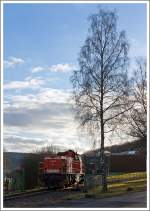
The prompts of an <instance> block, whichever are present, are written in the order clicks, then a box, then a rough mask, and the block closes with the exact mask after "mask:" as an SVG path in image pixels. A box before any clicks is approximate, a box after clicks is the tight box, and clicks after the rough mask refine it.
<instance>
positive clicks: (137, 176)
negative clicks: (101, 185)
mask: <svg viewBox="0 0 150 211" xmlns="http://www.w3.org/2000/svg"><path fill="white" fill-rule="evenodd" d="M146 177H147V175H146V172H132V173H119V174H116V175H109V176H108V177H107V182H108V184H112V183H119V182H129V181H133V180H135V181H136V180H146Z"/></svg>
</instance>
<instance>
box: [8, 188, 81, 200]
mask: <svg viewBox="0 0 150 211" xmlns="http://www.w3.org/2000/svg"><path fill="white" fill-rule="evenodd" d="M78 190H79V189H77V188H75V187H68V188H57V189H54V188H51V189H47V188H43V189H39V190H33V191H28V192H20V193H15V194H10V195H6V196H4V201H9V200H13V199H19V198H26V197H33V196H38V195H43V194H52V193H54V192H55V191H57V192H58V191H59V192H66V191H68V192H70V191H78Z"/></svg>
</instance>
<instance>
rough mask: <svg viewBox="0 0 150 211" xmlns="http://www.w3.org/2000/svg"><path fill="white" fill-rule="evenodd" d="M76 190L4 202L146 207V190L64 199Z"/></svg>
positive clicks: (16, 205) (6, 204)
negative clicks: (109, 195)
mask: <svg viewBox="0 0 150 211" xmlns="http://www.w3.org/2000/svg"><path fill="white" fill-rule="evenodd" d="M77 193H78V192H75V191H66V190H65V191H50V192H49V193H45V194H40V195H38V196H37V195H36V196H32V197H25V198H18V199H13V200H9V201H5V202H4V207H7V208H64V207H66V208H104V207H105V208H121V207H122V208H145V207H146V191H144V192H137V193H128V194H125V195H122V196H116V197H111V198H104V199H94V198H83V199H79V200H63V199H62V198H63V197H64V196H68V195H69V194H77Z"/></svg>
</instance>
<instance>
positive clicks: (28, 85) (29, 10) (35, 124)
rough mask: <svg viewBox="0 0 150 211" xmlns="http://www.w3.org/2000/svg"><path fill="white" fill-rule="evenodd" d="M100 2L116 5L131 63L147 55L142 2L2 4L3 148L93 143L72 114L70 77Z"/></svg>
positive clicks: (27, 149) (79, 148)
mask: <svg viewBox="0 0 150 211" xmlns="http://www.w3.org/2000/svg"><path fill="white" fill-rule="evenodd" d="M99 6H100V7H102V8H106V9H111V10H113V9H116V10H117V13H118V30H119V31H121V30H125V31H126V33H127V38H128V41H129V43H130V51H129V56H130V58H131V67H132V64H133V63H134V62H133V61H134V59H135V58H137V57H139V56H146V46H147V43H146V5H145V4H144V3H142V4H138V3H136V4H135V3H134V4H133V3H132V4H131V3H130V4H129V3H126V4H125V3H123V4H119V3H109V4H102V3H99V4H94V3H92V4H87V3H86V4H79V3H72V4H69V3H67V4H62V3H61V4H60V3H59V4H44V3H42V4H37V3H36V4H29V3H27V4H25V3H22V4H19V3H17V4H10V3H9V4H4V10H3V11H4V14H3V19H4V22H3V33H4V34H3V36H4V40H3V41H4V50H3V55H4V62H3V66H4V69H3V75H4V79H3V80H4V84H3V91H4V100H3V105H4V106H3V107H4V148H5V150H7V151H14V152H32V151H34V150H35V149H39V148H41V147H43V146H47V145H55V146H62V147H64V148H67V149H73V150H76V151H78V152H79V153H82V152H84V151H86V150H89V149H90V148H91V146H92V143H91V139H90V138H89V136H88V134H86V131H84V130H82V129H80V128H79V124H78V122H77V121H76V120H75V118H74V116H75V111H74V102H73V100H72V84H71V82H70V77H71V75H72V72H73V70H75V69H77V68H78V57H79V52H80V49H81V47H82V45H83V44H84V41H85V39H86V37H87V35H88V28H89V22H88V17H89V15H91V14H94V13H96V12H97V11H98V7H99ZM109 140H110V139H109V137H108V140H106V145H109ZM122 141H125V140H123V138H122V139H120V140H119V139H118V140H117V143H121V142H122ZM113 143H116V140H114V142H113Z"/></svg>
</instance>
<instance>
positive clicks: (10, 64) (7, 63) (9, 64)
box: [4, 56, 25, 68]
mask: <svg viewBox="0 0 150 211" xmlns="http://www.w3.org/2000/svg"><path fill="white" fill-rule="evenodd" d="M23 63H25V60H24V59H21V58H18V57H13V56H12V57H9V59H8V60H4V67H5V68H14V67H15V66H16V65H18V64H23Z"/></svg>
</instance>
